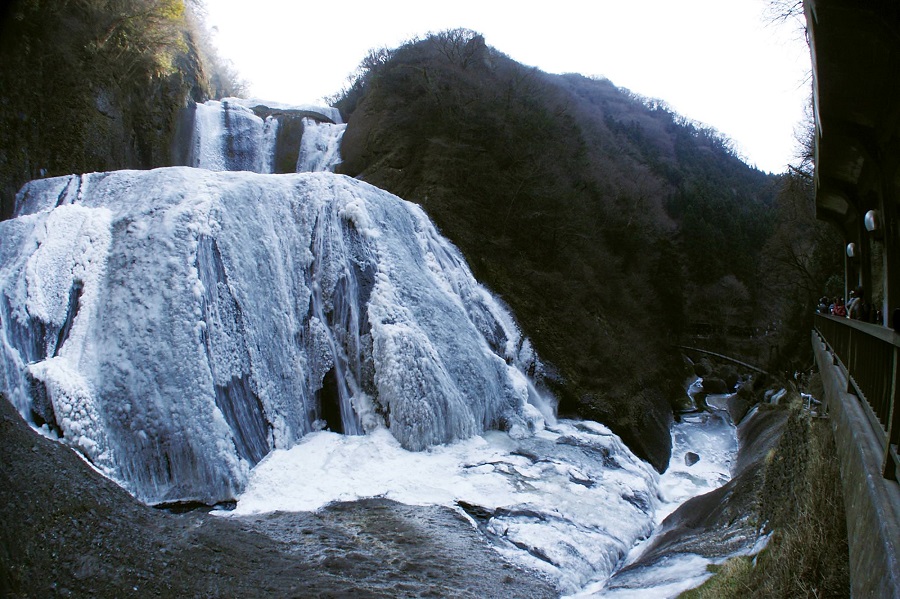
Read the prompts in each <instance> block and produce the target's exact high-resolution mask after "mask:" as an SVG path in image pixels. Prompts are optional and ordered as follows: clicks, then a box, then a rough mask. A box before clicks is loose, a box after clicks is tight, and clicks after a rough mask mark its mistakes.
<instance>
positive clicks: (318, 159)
mask: <svg viewBox="0 0 900 599" xmlns="http://www.w3.org/2000/svg"><path fill="white" fill-rule="evenodd" d="M345 128H346V125H344V124H343V123H342V122H341V115H340V113H339V112H338V111H337V110H335V109H333V108H320V107H315V106H285V105H280V104H274V105H273V104H272V103H271V102H261V101H254V100H244V99H240V98H226V99H224V100H221V101H219V100H209V101H207V102H206V103H204V104H197V105H195V106H194V109H193V126H192V133H191V136H190V141H189V146H190V147H189V148H188V149H187V152H186V156H187V162H186V163H185V165H186V166H194V167H198V168H205V169H209V170H212V171H250V172H254V173H293V172H298V173H305V172H316V171H331V172H334V168H335V166H336V165H337V164H338V163H339V162H340V161H341V157H340V142H341V137H342V136H343V134H344V129H345Z"/></svg>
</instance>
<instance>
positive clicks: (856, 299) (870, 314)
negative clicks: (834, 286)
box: [817, 287, 881, 322]
mask: <svg viewBox="0 0 900 599" xmlns="http://www.w3.org/2000/svg"><path fill="white" fill-rule="evenodd" d="M817 311H818V312H819V314H832V315H834V316H840V317H843V318H852V319H854V320H862V321H865V322H881V313H880V312H879V311H878V310H873V309H872V306H871V305H870V304H869V302H868V301H866V294H865V292H864V290H863V288H862V287H857V288H856V289H854V290H852V291H850V297H849V299H848V300H847V302H846V303H844V298H842V297H835V298H829V297H827V296H822V298H821V299H820V300H819V306H818V308H817Z"/></svg>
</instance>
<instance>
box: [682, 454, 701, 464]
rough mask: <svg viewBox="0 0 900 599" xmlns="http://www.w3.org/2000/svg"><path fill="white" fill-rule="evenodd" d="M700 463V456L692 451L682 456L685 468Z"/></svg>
mask: <svg viewBox="0 0 900 599" xmlns="http://www.w3.org/2000/svg"><path fill="white" fill-rule="evenodd" d="M699 461H700V456H699V455H697V454H696V453H694V452H693V451H689V452H687V453H686V454H684V465H685V466H693V465H694V464H696V463H697V462H699Z"/></svg>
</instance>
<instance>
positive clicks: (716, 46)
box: [205, 0, 810, 172]
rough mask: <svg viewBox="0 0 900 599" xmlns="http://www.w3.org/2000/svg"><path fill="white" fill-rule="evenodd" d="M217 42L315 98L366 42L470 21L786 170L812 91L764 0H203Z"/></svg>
mask: <svg viewBox="0 0 900 599" xmlns="http://www.w3.org/2000/svg"><path fill="white" fill-rule="evenodd" d="M205 4H206V8H207V13H208V19H207V20H208V23H209V24H210V25H211V26H215V27H216V28H217V31H218V32H217V34H216V38H215V39H216V43H217V46H218V47H219V50H220V53H221V54H222V56H223V57H225V58H227V59H230V60H231V61H232V62H233V63H234V65H235V66H236V67H237V69H238V70H239V72H240V73H241V76H242V77H244V78H245V79H247V80H248V81H249V82H250V84H251V85H250V91H251V93H252V94H253V95H254V96H255V97H259V98H264V99H267V100H273V101H280V102H287V103H318V104H321V103H322V102H321V99H322V97H324V96H326V95H330V94H333V93H335V92H337V91H338V90H340V89H341V87H343V86H344V84H345V83H346V80H347V76H348V75H349V74H350V73H352V72H353V71H354V70H355V68H356V66H357V65H358V64H359V62H360V60H362V58H363V57H364V56H365V54H366V53H367V52H368V50H369V49H371V48H376V47H382V46H387V47H389V48H393V47H396V46H398V45H400V44H401V43H402V42H404V41H406V40H408V39H409V38H411V37H413V36H420V37H421V36H424V35H425V34H426V33H428V32H429V31H441V30H444V29H450V28H455V27H465V28H468V29H473V30H475V31H478V32H479V33H482V34H483V35H484V37H485V41H486V42H487V43H488V44H489V45H490V46H493V47H494V48H496V49H497V50H499V51H500V52H503V53H505V54H507V55H509V56H510V57H511V58H513V59H514V60H517V61H519V62H521V63H524V64H526V65H529V66H536V67H538V68H540V69H541V70H544V71H547V72H550V73H567V72H576V73H582V74H584V75H589V76H590V75H600V76H604V77H607V78H608V79H610V80H611V81H612V82H613V83H614V84H615V85H617V86H619V87H625V88H628V89H630V90H632V91H634V92H636V93H639V94H642V95H644V96H649V97H652V98H658V99H661V100H664V101H665V102H666V103H667V104H668V105H669V106H670V107H671V108H672V109H673V110H675V111H676V112H678V113H680V114H682V115H684V116H686V117H688V118H691V119H694V120H697V121H701V122H703V123H706V124H708V125H711V126H713V127H715V128H716V129H718V130H719V131H720V132H722V133H723V134H725V135H726V136H728V137H730V138H731V139H732V140H734V141H735V142H736V145H737V148H738V151H739V152H740V153H741V155H742V156H744V157H745V159H746V160H747V161H748V162H749V163H750V164H755V165H756V166H758V167H759V168H761V169H763V170H766V171H770V172H782V171H784V170H785V166H786V165H787V164H788V162H790V161H791V160H792V159H793V157H794V155H795V153H796V147H797V144H796V141H795V134H794V132H795V129H796V128H797V126H798V125H799V124H800V123H801V121H802V120H803V118H804V107H805V105H806V103H807V101H808V97H809V89H810V83H809V74H808V73H809V68H810V67H809V64H810V58H809V50H808V48H807V46H806V43H805V41H804V38H803V31H802V23H799V22H797V21H794V22H790V23H787V24H782V25H773V24H770V23H769V22H768V21H767V20H766V18H765V11H766V7H767V4H768V2H767V0H678V1H675V0H593V1H589V0H581V1H574V0H556V1H555V2H552V3H546V2H542V3H537V2H528V1H527V0H526V1H521V0H520V1H518V2H511V1H507V0H448V1H441V2H428V1H422V0H419V1H417V2H416V1H408V0H374V1H369V2H360V1H358V0H341V1H338V2H334V3H328V2H321V3H311V2H309V3H308V2H301V1H298V0H251V1H248V0H205Z"/></svg>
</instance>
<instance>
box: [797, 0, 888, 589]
mask: <svg viewBox="0 0 900 599" xmlns="http://www.w3.org/2000/svg"><path fill="white" fill-rule="evenodd" d="M803 5H804V10H805V13H806V21H807V32H808V39H809V43H810V50H811V54H812V63H813V84H814V85H813V104H814V110H815V119H816V133H815V142H816V147H815V165H816V172H815V191H816V215H817V217H818V218H820V219H823V220H827V221H829V222H831V223H832V224H833V225H834V226H835V227H837V229H838V230H839V231H840V232H841V234H842V235H843V237H844V244H845V245H844V247H842V248H835V249H836V250H837V251H841V252H842V253H843V254H844V295H845V297H846V296H847V294H848V291H849V290H851V289H856V288H857V287H862V288H863V291H864V296H865V299H866V301H867V302H868V303H869V305H870V306H873V312H874V313H875V314H877V315H878V316H877V317H876V318H873V319H872V320H873V322H871V323H869V322H859V321H852V320H848V319H846V318H836V317H832V316H825V315H817V316H816V321H815V330H814V331H813V333H812V346H813V350H814V353H815V357H816V362H817V365H818V367H819V372H820V373H821V376H822V381H823V383H824V387H825V398H824V401H825V403H826V406H827V409H828V413H829V416H830V419H831V424H832V430H833V432H834V437H835V441H836V446H837V451H838V458H839V461H840V466H841V481H842V487H843V495H844V506H845V510H846V514H847V536H848V541H849V550H850V555H849V558H850V583H851V585H850V586H851V589H850V591H851V596H853V597H879V598H882V597H894V598H900V486H898V482H897V479H898V475H900V462H898V442H900V407H898V405H897V404H898V396H900V379H898V367H900V335H898V333H897V330H896V329H897V328H898V327H900V223H898V217H900V76H898V73H900V2H888V1H881V0H866V1H862V2H861V1H859V0H804V3H803Z"/></svg>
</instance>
